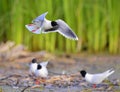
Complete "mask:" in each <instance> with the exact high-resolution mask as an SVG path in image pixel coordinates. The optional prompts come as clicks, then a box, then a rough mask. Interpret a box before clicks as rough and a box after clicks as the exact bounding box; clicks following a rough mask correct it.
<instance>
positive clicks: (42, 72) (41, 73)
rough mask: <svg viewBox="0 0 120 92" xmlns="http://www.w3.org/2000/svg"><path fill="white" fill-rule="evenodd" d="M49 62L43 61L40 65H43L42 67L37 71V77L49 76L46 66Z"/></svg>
mask: <svg viewBox="0 0 120 92" xmlns="http://www.w3.org/2000/svg"><path fill="white" fill-rule="evenodd" d="M47 64H48V62H42V63H40V65H41V66H42V68H41V69H39V70H37V69H36V71H35V75H36V77H43V78H46V77H47V76H48V70H47V68H46V66H47Z"/></svg>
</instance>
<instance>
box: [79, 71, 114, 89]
mask: <svg viewBox="0 0 120 92" xmlns="http://www.w3.org/2000/svg"><path fill="white" fill-rule="evenodd" d="M114 72H115V71H114V70H113V69H110V70H107V71H105V72H103V73H98V74H90V73H87V72H86V71H85V70H82V71H80V73H81V75H82V77H84V78H85V80H86V81H87V82H89V83H91V84H94V85H93V87H94V88H95V87H96V84H100V83H101V82H102V81H103V80H104V79H105V78H107V77H108V76H110V75H111V74H113V73H114Z"/></svg>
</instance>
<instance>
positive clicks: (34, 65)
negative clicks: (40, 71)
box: [29, 63, 37, 74]
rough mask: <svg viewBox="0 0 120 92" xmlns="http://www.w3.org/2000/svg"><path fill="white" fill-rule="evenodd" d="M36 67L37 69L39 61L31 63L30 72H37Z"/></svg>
mask: <svg viewBox="0 0 120 92" xmlns="http://www.w3.org/2000/svg"><path fill="white" fill-rule="evenodd" d="M36 69H37V63H31V64H30V69H29V72H30V73H31V74H35V71H36Z"/></svg>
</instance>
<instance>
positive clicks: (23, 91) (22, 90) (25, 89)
mask: <svg viewBox="0 0 120 92" xmlns="http://www.w3.org/2000/svg"><path fill="white" fill-rule="evenodd" d="M30 87H31V86H27V87H25V88H24V89H23V90H22V91H21V92H24V91H25V90H26V89H28V88H30Z"/></svg>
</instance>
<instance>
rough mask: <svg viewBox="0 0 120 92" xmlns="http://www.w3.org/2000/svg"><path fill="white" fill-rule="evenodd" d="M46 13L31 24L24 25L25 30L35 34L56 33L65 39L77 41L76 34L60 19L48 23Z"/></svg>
mask: <svg viewBox="0 0 120 92" xmlns="http://www.w3.org/2000/svg"><path fill="white" fill-rule="evenodd" d="M47 13H48V12H46V13H44V14H42V15H40V16H38V17H37V18H35V19H34V20H33V21H32V24H27V25H25V26H26V28H27V29H28V30H29V31H31V32H33V33H35V34H41V33H49V32H58V33H60V34H61V35H63V36H65V37H66V38H69V39H73V40H78V37H77V36H76V34H75V33H74V32H73V31H72V29H71V28H70V27H69V26H68V25H67V24H66V23H65V22H64V21H63V20H61V19H58V20H55V21H50V20H47V19H46V18H45V16H46V15H47Z"/></svg>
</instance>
